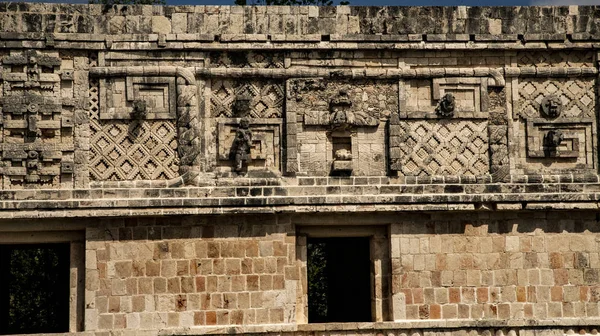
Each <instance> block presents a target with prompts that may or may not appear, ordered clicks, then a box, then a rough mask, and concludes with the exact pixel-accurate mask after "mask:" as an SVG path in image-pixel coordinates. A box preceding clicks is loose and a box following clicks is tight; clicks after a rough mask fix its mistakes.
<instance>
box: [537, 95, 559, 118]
mask: <svg viewBox="0 0 600 336" xmlns="http://www.w3.org/2000/svg"><path fill="white" fill-rule="evenodd" d="M541 106H542V113H543V114H544V116H546V117H548V118H556V117H558V116H559V115H560V112H561V111H562V101H561V100H560V97H558V96H555V95H548V96H546V97H544V99H543V100H542V105H541Z"/></svg>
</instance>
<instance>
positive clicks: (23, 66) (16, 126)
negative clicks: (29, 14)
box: [0, 50, 81, 189]
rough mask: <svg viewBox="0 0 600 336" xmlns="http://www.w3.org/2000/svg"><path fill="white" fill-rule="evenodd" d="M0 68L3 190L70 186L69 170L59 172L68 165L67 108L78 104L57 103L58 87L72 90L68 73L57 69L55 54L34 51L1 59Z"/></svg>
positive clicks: (69, 123) (67, 100) (69, 116)
mask: <svg viewBox="0 0 600 336" xmlns="http://www.w3.org/2000/svg"><path fill="white" fill-rule="evenodd" d="M2 65H3V69H2V70H3V75H2V80H3V81H4V83H3V84H4V85H3V86H2V87H3V90H2V91H3V92H2V94H3V97H2V98H1V99H0V105H1V107H2V109H1V111H2V121H1V123H2V144H1V145H0V149H1V151H2V154H1V158H2V165H3V168H2V174H3V184H4V188H7V189H14V188H46V187H59V186H60V184H61V182H70V181H72V178H73V177H72V174H73V171H72V169H71V170H69V169H66V170H63V169H61V167H62V166H63V163H65V164H66V163H67V162H70V163H71V164H72V162H71V161H72V160H73V159H72V156H73V142H72V138H71V134H72V131H73V126H74V123H73V107H74V105H81V102H74V101H73V100H72V99H71V98H70V97H65V98H62V96H63V95H64V93H63V92H62V90H61V82H62V83H63V84H64V85H66V86H67V87H69V86H72V81H73V70H72V69H69V68H68V67H65V69H61V65H62V60H61V58H60V57H58V53H54V54H47V53H41V52H39V51H37V50H27V51H24V52H18V53H13V54H11V55H9V56H5V57H3V58H2ZM67 92H68V91H67ZM66 157H69V159H66ZM63 160H64V161H63Z"/></svg>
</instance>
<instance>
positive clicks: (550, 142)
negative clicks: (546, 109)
mask: <svg viewBox="0 0 600 336" xmlns="http://www.w3.org/2000/svg"><path fill="white" fill-rule="evenodd" d="M563 140H564V135H563V133H562V132H561V131H560V130H551V131H548V133H546V136H545V137H544V142H545V145H546V146H547V147H552V148H556V147H558V146H560V144H561V143H562V141H563Z"/></svg>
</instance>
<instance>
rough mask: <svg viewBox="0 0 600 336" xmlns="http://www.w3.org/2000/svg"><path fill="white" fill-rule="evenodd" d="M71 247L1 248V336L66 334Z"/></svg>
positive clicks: (53, 245)
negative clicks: (3, 335)
mask: <svg viewBox="0 0 600 336" xmlns="http://www.w3.org/2000/svg"><path fill="white" fill-rule="evenodd" d="M69 269H70V244H68V243H63V244H30V245H0V334H30V333H58V332H68V331H69V288H70V284H69Z"/></svg>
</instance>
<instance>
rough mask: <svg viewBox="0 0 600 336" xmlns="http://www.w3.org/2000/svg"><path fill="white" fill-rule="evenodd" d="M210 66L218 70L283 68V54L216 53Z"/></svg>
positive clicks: (212, 56) (213, 54) (253, 52)
mask: <svg viewBox="0 0 600 336" xmlns="http://www.w3.org/2000/svg"><path fill="white" fill-rule="evenodd" d="M210 66H211V67H218V68H262V69H275V68H283V54H282V53H271V52H261V51H237V52H236V51H228V52H223V51H214V52H211V53H210Z"/></svg>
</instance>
